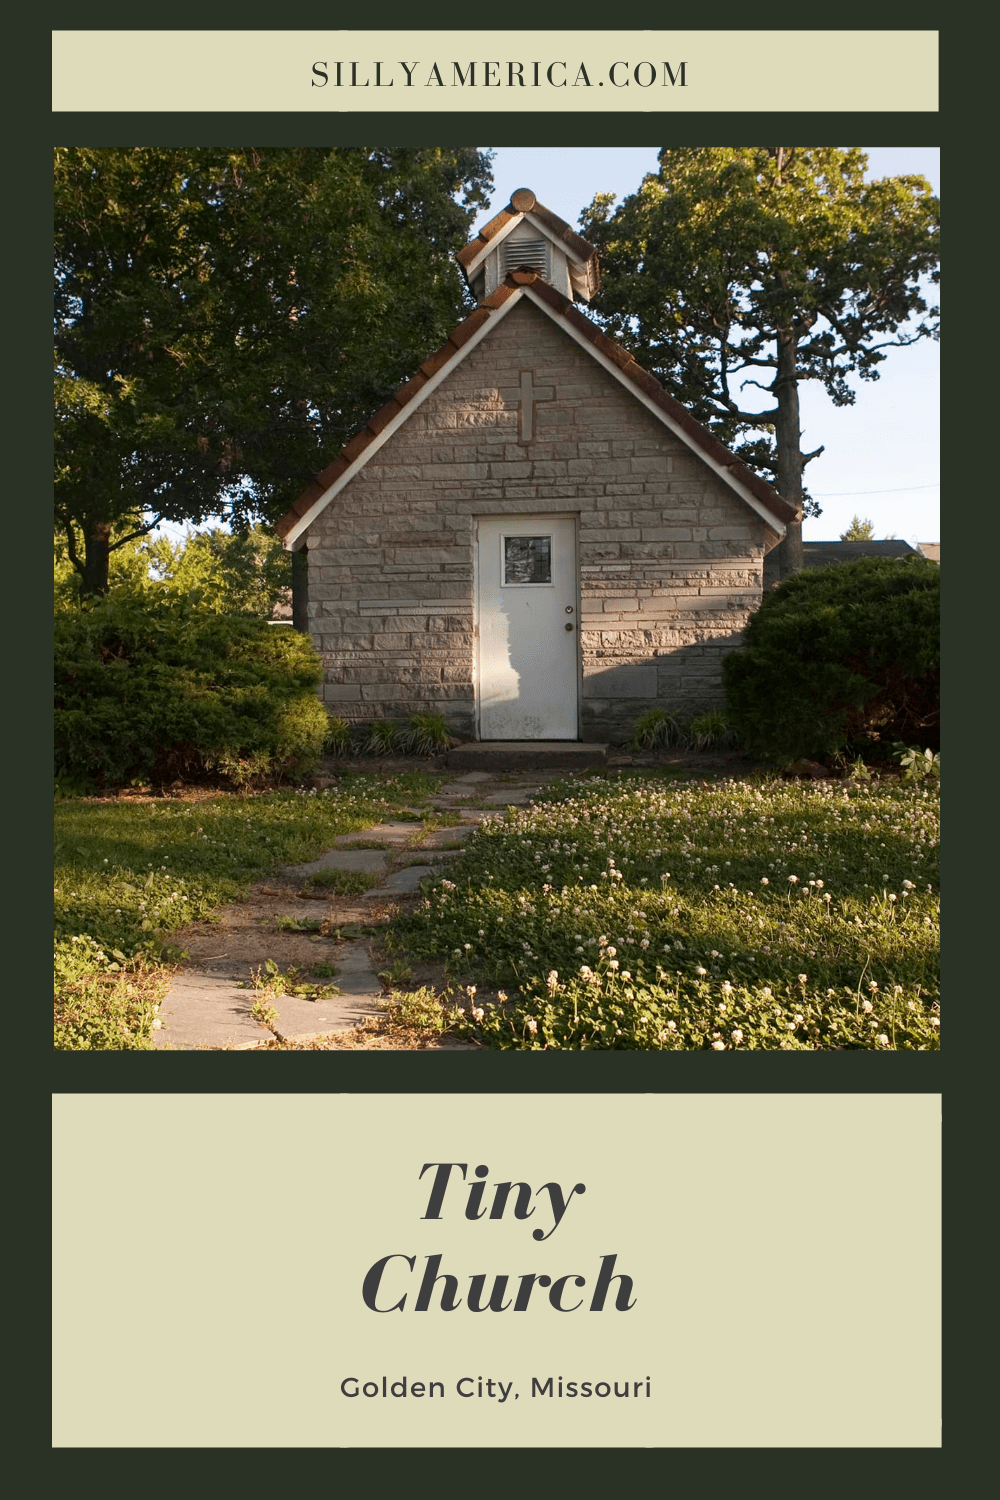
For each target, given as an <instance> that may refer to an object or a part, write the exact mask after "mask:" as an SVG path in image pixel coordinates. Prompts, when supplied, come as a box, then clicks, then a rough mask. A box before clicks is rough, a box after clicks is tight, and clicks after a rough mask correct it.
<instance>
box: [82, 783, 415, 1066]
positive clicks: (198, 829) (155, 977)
mask: <svg viewBox="0 0 1000 1500" xmlns="http://www.w3.org/2000/svg"><path fill="white" fill-rule="evenodd" d="M439 780H440V778H439V777H434V776H430V775H428V774H427V773H425V772H423V771H412V772H407V773H406V774H404V775H400V776H395V777H388V776H369V775H358V776H345V777H344V778H342V780H341V781H340V783H339V785H338V786H337V787H336V788H331V789H330V790H327V791H322V792H296V791H282V792H269V793H262V794H260V795H252V794H247V795H238V794H228V795H219V796H214V797H211V798H209V799H207V800H201V801H196V802H189V801H181V800H177V801H173V800H165V799H162V798H150V799H144V800H134V799H133V800H121V801H119V800H116V799H106V800H100V799H94V798H74V799H70V800H66V801H62V802H59V803H57V804H56V809H55V825H56V870H55V980H56V1001H55V1045H56V1047H57V1048H60V1049H69V1050H86V1049H107V1048H113V1049H122V1048H127V1049H132V1050H134V1049H139V1050H148V1049H150V1048H151V1047H152V1045H153V1040H152V1038H153V1029H154V1025H155V1013H154V1006H155V1004H156V1001H157V1000H158V999H159V998H160V996H161V995H162V994H163V993H164V991H165V989H166V971H165V969H164V967H163V965H164V963H165V962H169V961H170V960H171V958H172V957H176V956H177V955H176V952H174V951H172V950H171V947H170V934H171V932H172V931H174V930H175V929H177V928H178V927H181V926H183V925H185V924H186V923H189V922H193V921H196V920H198V919H204V918H205V917H207V916H209V915H210V914H211V913H212V912H213V911H214V910H215V909H216V908H217V907H219V906H221V905H222V904H223V903H225V902H230V901H234V900H237V899H239V897H241V896H242V895H243V894H245V892H246V891H247V890H248V888H249V887H250V885H251V883H252V882H253V881H254V880H255V879H259V878H260V877H261V876H262V875H263V874H265V873H266V872H267V871H268V870H270V869H273V868H274V867H275V866H276V865H285V864H297V863H301V862H304V861H306V860H309V859H312V858H314V857H315V856H316V855H317V854H319V853H320V852H321V851H322V850H323V849H326V848H328V847H329V845H330V841H331V839H333V838H334V837H335V836H336V835H337V834H341V833H350V832H352V831H353V830H355V829H363V828H370V827H371V826H372V825H373V824H376V823H379V822H381V821H382V820H383V819H384V818H386V817H390V816H391V817H400V816H401V815H403V816H405V809H406V808H407V807H409V806H411V805H413V804H418V805H419V804H420V803H421V802H423V801H424V800H425V799H426V796H427V793H428V792H430V791H432V790H433V789H434V788H435V787H436V786H437V784H438V782H439Z"/></svg>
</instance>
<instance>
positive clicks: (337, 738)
mask: <svg viewBox="0 0 1000 1500" xmlns="http://www.w3.org/2000/svg"><path fill="white" fill-rule="evenodd" d="M353 748H354V746H353V742H352V740H351V726H350V725H349V724H348V722H347V720H346V719H341V718H338V717H335V716H334V717H331V718H330V721H329V723H328V724H327V729H326V743H325V744H324V746H323V749H324V751H325V753H326V754H327V755H350V753H351V751H352V750H353Z"/></svg>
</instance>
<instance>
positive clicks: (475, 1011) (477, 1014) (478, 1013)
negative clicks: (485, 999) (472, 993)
mask: <svg viewBox="0 0 1000 1500" xmlns="http://www.w3.org/2000/svg"><path fill="white" fill-rule="evenodd" d="M485 1014H486V1012H485V1011H484V1010H483V1007H482V1006H481V1005H474V1006H473V1007H472V1019H473V1020H474V1021H481V1020H482V1019H483V1016H485Z"/></svg>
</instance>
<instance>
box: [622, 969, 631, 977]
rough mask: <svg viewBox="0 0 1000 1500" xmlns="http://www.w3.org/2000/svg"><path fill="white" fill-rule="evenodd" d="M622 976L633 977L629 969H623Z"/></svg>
mask: <svg viewBox="0 0 1000 1500" xmlns="http://www.w3.org/2000/svg"><path fill="white" fill-rule="evenodd" d="M622 978H623V979H631V978H632V975H631V974H630V973H629V971H628V969H622Z"/></svg>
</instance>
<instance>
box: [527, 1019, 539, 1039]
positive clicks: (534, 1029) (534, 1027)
mask: <svg viewBox="0 0 1000 1500" xmlns="http://www.w3.org/2000/svg"><path fill="white" fill-rule="evenodd" d="M528 1031H529V1032H530V1033H531V1035H532V1036H537V1035H538V1022H537V1021H534V1020H531V1021H529V1022H528Z"/></svg>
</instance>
